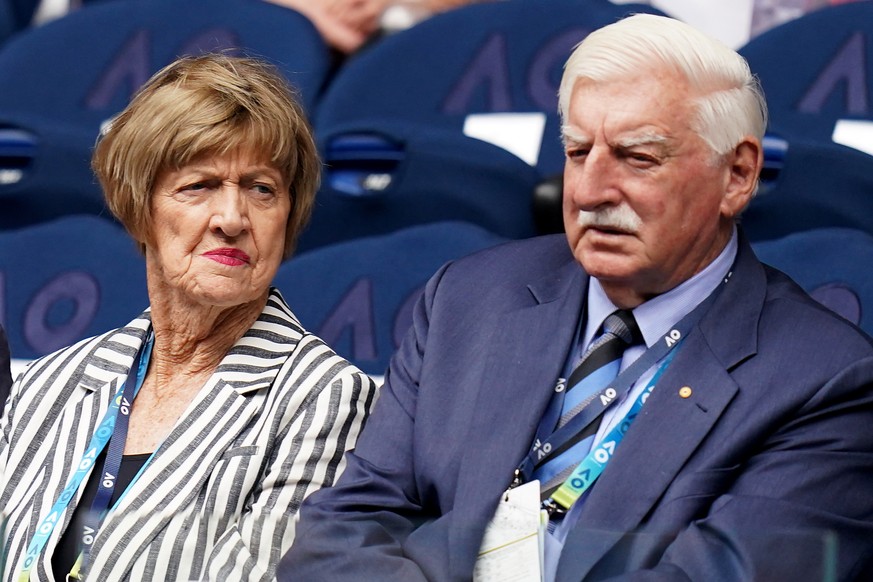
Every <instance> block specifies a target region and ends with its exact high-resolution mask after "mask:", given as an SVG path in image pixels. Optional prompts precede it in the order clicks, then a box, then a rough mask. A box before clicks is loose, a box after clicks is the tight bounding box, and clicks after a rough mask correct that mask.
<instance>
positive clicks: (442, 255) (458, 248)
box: [274, 222, 505, 374]
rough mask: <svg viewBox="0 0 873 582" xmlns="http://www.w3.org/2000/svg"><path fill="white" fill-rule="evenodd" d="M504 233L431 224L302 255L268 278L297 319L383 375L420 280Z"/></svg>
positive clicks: (405, 324)
mask: <svg viewBox="0 0 873 582" xmlns="http://www.w3.org/2000/svg"><path fill="white" fill-rule="evenodd" d="M504 240H505V239H504V238H503V237H499V236H497V235H494V234H492V233H490V232H488V231H486V230H484V229H482V228H481V227H478V226H476V225H471V224H467V223H461V222H441V223H431V224H425V225H420V226H415V227H411V228H408V229H404V230H401V231H397V232H394V233H392V234H387V235H383V236H375V237H366V238H360V239H356V240H354V241H348V242H344V243H339V244H335V245H331V246H327V247H322V248H319V249H316V250H313V251H310V252H306V253H302V254H300V255H298V256H297V257H295V258H292V259H291V260H289V261H287V262H285V263H283V265H282V266H281V267H280V268H279V272H278V274H277V275H276V278H275V279H274V284H275V285H276V286H277V287H278V288H279V289H280V290H281V291H282V294H283V295H284V297H285V298H286V299H287V300H288V303H289V305H291V309H292V310H293V311H294V313H295V314H296V315H297V316H298V317H299V318H300V320H301V322H302V323H303V325H304V326H305V327H306V328H307V329H308V330H310V331H312V332H313V333H316V334H318V335H319V336H320V337H321V338H322V339H324V340H325V341H326V342H327V343H328V344H330V345H331V346H332V347H333V348H334V349H336V350H337V352H338V353H340V354H341V355H343V356H344V357H346V358H348V359H349V360H350V361H351V362H353V363H354V364H356V365H357V366H358V367H360V368H361V369H362V370H364V371H365V372H367V373H370V374H383V373H384V372H385V368H386V367H387V365H388V359H389V358H390V356H391V354H392V353H393V352H394V350H395V348H396V347H397V345H398V344H399V343H400V340H401V339H402V338H403V336H404V335H405V333H406V330H407V329H408V327H409V325H410V323H411V317H412V307H413V304H414V303H415V300H416V299H417V298H418V297H419V295H420V293H421V291H422V289H423V287H424V284H425V283H426V282H427V280H428V279H429V278H430V276H431V275H432V274H433V273H434V272H435V271H436V270H437V269H438V268H439V267H440V266H442V265H443V263H445V262H447V261H449V260H452V259H456V258H459V257H461V256H463V255H466V254H469V253H472V252H473V251H476V250H479V249H482V248H485V247H488V246H491V245H494V244H497V243H500V242H503V241H504Z"/></svg>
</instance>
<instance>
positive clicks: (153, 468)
mask: <svg viewBox="0 0 873 582" xmlns="http://www.w3.org/2000/svg"><path fill="white" fill-rule="evenodd" d="M145 315H146V316H147V312H146V314H145ZM141 319H143V318H140V319H138V320H136V321H140V320H141ZM145 319H146V320H148V318H147V317H145ZM137 329H139V327H138V328H137ZM148 330H149V328H146V330H145V331H143V332H142V333H141V334H137V337H141V339H140V340H139V345H137V346H135V347H136V348H139V347H141V345H142V342H143V341H144V339H142V338H145V337H146V335H147V332H148ZM304 333H305V332H304V330H303V328H302V326H301V325H300V322H299V321H298V320H297V318H296V317H295V316H294V314H293V313H292V312H291V310H290V308H289V307H288V305H287V304H286V303H285V301H284V299H283V298H282V296H281V294H280V293H279V292H278V290H276V289H272V290H271V293H270V295H269V297H268V299H267V304H266V306H265V307H264V309H263V311H262V312H261V315H260V316H259V317H258V319H257V320H256V322H255V323H254V324H253V325H252V326H251V328H250V329H249V330H247V331H246V333H245V334H244V335H243V336H242V337H241V338H240V339H239V340H238V341H237V342H236V343H235V344H234V346H233V347H232V348H231V349H230V351H229V352H228V353H227V355H226V356H225V357H224V358H223V359H222V361H221V363H220V364H219V365H218V367H217V369H216V371H215V373H214V374H213V376H212V377H211V378H210V380H209V381H207V383H206V384H205V385H204V387H203V388H202V389H201V391H200V393H199V394H198V396H197V397H196V398H195V400H194V401H193V402H192V403H191V404H190V406H189V407H188V409H187V410H186V411H185V412H184V413H183V414H182V416H181V417H180V418H179V420H178V421H177V422H176V425H175V426H174V427H173V429H172V430H171V431H170V434H169V435H168V437H167V439H166V440H165V441H164V442H163V443H162V444H161V445H160V446H159V448H158V450H157V451H155V453H154V455H153V456H152V458H151V459H149V462H148V465H147V466H146V469H145V470H144V471H143V473H142V475H141V477H140V478H139V479H138V480H137V481H136V482H135V483H133V484H132V485H131V487H130V490H129V491H128V492H127V494H126V495H125V497H124V498H123V499H122V500H121V502H120V503H119V505H118V507H117V513H118V514H120V513H124V514H125V515H124V518H123V519H122V520H120V521H115V520H114V519H113V518H114V517H115V515H116V514H110V515H109V516H108V517H107V519H106V522H105V523H104V525H103V527H102V528H101V531H100V534H99V535H98V537H97V538H96V540H95V542H94V555H95V556H97V559H96V560H95V562H94V564H93V571H94V572H96V571H98V570H99V568H101V567H102V566H104V564H101V562H100V558H99V555H100V553H99V552H97V549H98V547H99V546H100V545H102V544H104V543H112V542H111V540H112V539H114V538H116V539H117V536H119V535H126V533H125V531H124V528H125V527H126V524H131V523H137V522H138V521H140V520H141V519H142V520H144V519H147V515H148V514H150V513H152V512H154V511H156V507H155V504H154V501H153V500H154V499H162V500H163V502H162V503H161V504H160V509H159V510H158V511H159V513H160V519H161V520H162V522H163V523H164V525H166V523H168V522H169V521H170V520H171V519H172V518H173V516H174V515H175V514H176V513H177V512H178V511H179V510H180V509H181V508H182V507H184V506H186V505H187V504H190V503H191V499H190V498H191V497H192V496H194V495H196V494H197V492H198V491H199V490H200V485H202V483H203V482H204V481H205V480H206V479H208V477H209V475H210V474H211V472H212V468H213V467H214V466H215V464H216V463H218V462H219V461H220V459H221V456H222V454H223V453H224V452H225V450H226V449H227V448H228V447H229V446H230V445H231V444H232V443H233V442H234V440H235V438H236V437H237V435H238V434H239V433H240V432H241V431H242V430H244V429H245V428H246V426H248V424H249V422H248V421H249V420H250V419H251V418H252V417H254V416H255V415H256V414H257V413H258V412H259V411H260V410H261V408H262V400H261V399H253V398H251V396H252V395H254V394H255V393H257V392H258V391H261V390H264V389H267V388H269V387H270V386H271V385H272V383H273V381H274V380H275V378H276V376H277V374H278V373H279V370H280V369H281V367H282V365H284V363H285V361H286V359H285V358H276V357H275V354H276V353H279V352H281V353H290V352H291V351H293V349H294V346H295V345H296V344H297V343H298V342H299V341H300V339H301V338H302V337H303V334H304ZM132 347H133V346H132ZM267 349H268V350H269V353H266V352H265V350H267ZM262 352H264V353H262ZM259 356H261V358H260V359H259ZM132 361H133V356H131V357H130V363H128V365H127V369H126V370H124V374H125V375H126V374H127V372H128V370H129V368H130V365H131V364H132ZM107 389H108V385H107V388H105V389H103V390H102V391H105V390H107ZM211 418H215V419H227V423H218V424H216V423H213V422H210V420H209V419H211ZM231 419H232V421H231ZM83 424H84V423H83ZM219 425H221V426H219ZM192 442H202V443H208V446H201V447H198V448H196V449H191V447H190V444H191V443H192ZM176 471H189V472H190V474H191V483H190V486H189V487H186V488H185V490H184V491H183V492H178V491H169V490H165V489H164V482H165V481H167V478H168V477H169V476H171V475H173V474H174V473H175V472H176ZM161 529H162V527H154V528H151V527H150V528H149V530H150V534H151V537H149V538H148V539H146V540H137V541H138V543H139V542H141V546H142V547H143V548H145V547H146V546H147V545H148V543H150V541H151V539H153V538H154V536H156V535H157V534H158V533H159V532H160V531H161ZM126 567H130V565H129V564H128V565H127V566H126Z"/></svg>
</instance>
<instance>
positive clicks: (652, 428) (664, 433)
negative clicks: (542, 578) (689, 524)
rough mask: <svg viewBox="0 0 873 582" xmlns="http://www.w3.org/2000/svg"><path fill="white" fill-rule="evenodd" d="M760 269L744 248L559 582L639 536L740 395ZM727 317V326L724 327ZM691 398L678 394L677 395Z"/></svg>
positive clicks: (625, 449)
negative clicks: (738, 373) (627, 536)
mask: <svg viewBox="0 0 873 582" xmlns="http://www.w3.org/2000/svg"><path fill="white" fill-rule="evenodd" d="M765 294H766V278H765V276H764V271H763V267H762V266H761V264H760V263H759V262H758V261H757V259H756V258H755V257H754V254H753V253H752V251H751V248H750V247H749V246H748V244H747V243H745V241H744V240H742V241H741V245H740V250H739V252H738V257H737V261H736V263H735V268H734V272H733V275H732V277H731V280H730V281H729V282H728V284H727V285H726V287H725V288H724V290H723V291H722V293H721V296H720V297H719V298H718V299H717V300H716V303H715V304H714V305H713V306H712V307H711V308H710V310H709V312H708V313H707V314H706V315H705V316H704V318H703V319H702V320H701V322H700V324H699V325H698V326H697V328H695V329H694V330H693V332H692V333H691V334H689V336H688V337H687V338H686V340H685V341H684V342H683V345H682V346H681V347H680V348H679V352H677V354H676V357H675V359H674V361H673V363H672V364H671V365H670V367H669V368H668V369H667V371H666V372H665V373H664V375H663V377H662V378H661V380H660V381H659V383H658V385H657V387H656V388H655V390H654V391H653V392H652V395H651V397H650V398H649V400H648V401H647V402H646V405H645V406H644V407H643V410H642V412H641V414H640V415H639V417H637V419H636V421H635V422H634V425H633V426H632V427H631V429H630V430H629V431H628V433H627V435H626V436H625V438H624V440H623V441H622V443H621V445H620V446H619V447H618V448H617V449H616V451H615V454H614V455H613V457H612V459H611V460H610V462H609V465H608V466H607V468H606V470H604V472H603V474H602V475H601V477H600V479H599V480H598V482H597V483H596V485H595V486H594V488H593V489H592V490H591V493H590V495H589V497H588V498H587V500H586V501H585V505H584V507H583V508H582V511H581V512H580V514H579V520H578V522H577V524H576V526H575V527H574V528H573V530H572V531H571V532H570V534H569V535H568V537H567V540H566V543H565V545H564V551H563V552H562V554H561V560H560V562H559V566H558V575H557V580H559V581H565V580H566V581H570V580H582V579H584V577H585V575H586V574H587V573H588V572H589V571H590V570H591V568H592V567H593V566H594V565H595V564H596V563H597V561H598V560H599V559H600V558H602V557H603V556H604V555H605V554H606V552H608V551H609V549H610V548H612V546H613V545H614V544H615V543H616V542H618V540H619V539H620V538H621V537H622V536H623V535H624V533H626V532H631V531H634V530H635V529H637V528H638V527H639V526H640V525H641V524H642V523H643V520H644V519H645V518H646V516H647V515H648V514H649V513H650V512H651V511H652V509H653V508H654V507H655V506H656V504H657V503H658V500H659V499H660V498H661V496H662V495H663V494H664V492H665V491H666V489H667V487H669V485H670V484H671V483H672V482H673V480H674V479H675V478H676V476H677V475H678V473H679V472H680V471H681V469H682V467H683V466H684V465H685V463H686V461H687V460H688V459H689V457H690V456H691V455H692V454H693V453H694V451H695V450H696V449H697V447H698V446H699V445H700V443H701V442H702V441H703V439H705V438H706V436H707V434H708V433H709V431H710V430H711V429H712V427H713V426H714V425H715V423H716V422H717V421H718V419H719V417H720V416H721V415H722V413H723V412H724V410H725V409H726V408H727V406H728V405H729V404H730V402H731V400H732V399H733V398H734V396H735V395H736V393H737V391H738V387H737V385H736V383H735V382H734V381H733V379H732V378H731V376H730V374H729V372H730V370H731V369H733V368H734V367H735V366H736V365H738V364H739V363H740V362H742V361H743V360H745V359H747V358H749V357H752V356H753V355H754V353H755V352H756V350H757V325H758V319H759V317H760V312H761V308H762V305H763V302H764V297H765ZM728 314H730V315H729V317H730V319H729V321H730V324H729V325H725V321H727V317H728ZM684 387H688V388H690V389H691V396H689V397H686V398H683V397H681V396H680V395H679V391H680V389H681V388H684Z"/></svg>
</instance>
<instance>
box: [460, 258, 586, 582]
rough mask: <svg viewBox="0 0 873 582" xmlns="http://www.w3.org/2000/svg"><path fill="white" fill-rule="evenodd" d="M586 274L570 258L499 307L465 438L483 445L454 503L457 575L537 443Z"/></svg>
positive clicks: (471, 455) (471, 454)
mask: <svg viewBox="0 0 873 582" xmlns="http://www.w3.org/2000/svg"><path fill="white" fill-rule="evenodd" d="M587 281H588V279H587V277H586V276H585V274H584V273H583V272H582V270H581V269H580V268H579V266H578V265H577V264H576V263H575V261H571V262H569V263H568V264H567V265H566V266H565V267H564V268H563V269H561V270H560V271H559V272H557V273H554V274H552V275H550V276H549V277H548V278H547V279H544V280H541V281H539V282H537V283H535V284H533V285H529V286H527V287H525V288H522V289H519V294H518V300H517V301H516V302H514V303H513V306H512V307H510V309H509V310H507V311H506V312H502V313H500V314H495V317H496V320H495V322H494V327H495V329H499V330H500V332H501V334H500V335H499V336H496V337H495V338H494V341H493V343H492V345H491V347H490V350H489V356H488V359H487V361H486V362H485V364H484V374H483V375H482V377H483V378H484V379H485V381H484V383H483V385H482V386H480V387H479V394H478V396H477V400H476V417H477V420H476V422H475V423H473V425H472V426H471V427H470V430H469V432H468V434H467V437H466V442H470V443H475V444H476V446H474V447H470V448H468V449H467V453H466V454H465V455H464V457H463V458H462V459H461V466H460V477H459V480H458V486H457V495H456V500H457V504H456V505H455V507H454V508H453V516H452V519H453V520H454V521H453V526H452V527H451V531H450V534H449V535H450V539H449V547H450V548H452V553H451V554H450V559H451V561H452V563H451V566H450V567H451V571H452V576H453V578H464V577H465V576H469V572H470V571H471V570H472V568H473V563H474V562H475V559H476V555H477V554H478V548H479V544H480V540H481V538H482V535H483V533H484V531H485V525H486V523H487V522H488V521H489V520H490V518H491V515H492V514H493V512H494V509H495V508H496V505H497V501H498V499H499V497H500V494H501V493H502V492H503V491H504V490H505V489H506V487H507V486H508V485H509V483H510V481H511V480H512V475H513V472H514V470H515V468H516V467H517V465H518V463H519V462H520V461H521V460H522V458H523V456H524V455H525V454H526V453H527V451H528V450H529V448H530V445H531V443H532V441H533V436H534V433H535V431H536V427H537V425H538V423H539V420H540V418H541V416H542V414H543V412H544V410H545V407H546V405H547V404H548V402H549V400H550V398H551V396H552V394H553V387H554V386H555V384H556V381H557V379H558V376H559V375H560V373H561V370H562V368H563V365H564V361H565V360H566V357H567V353H568V350H569V349H570V346H571V343H572V342H573V339H574V334H575V326H574V325H572V324H568V322H573V323H575V322H577V321H578V319H579V315H580V312H581V307H582V304H583V302H584V297H585V293H586V288H587ZM544 347H545V349H543V348H544ZM483 499H485V500H486V502H485V503H483V502H482V500H483Z"/></svg>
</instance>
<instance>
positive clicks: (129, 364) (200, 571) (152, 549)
mask: <svg viewBox="0 0 873 582" xmlns="http://www.w3.org/2000/svg"><path fill="white" fill-rule="evenodd" d="M93 167H94V170H95V173H96V175H97V177H98V178H99V180H100V183H101V185H102V187H103V189H104V193H105V196H106V201H107V204H108V206H109V208H110V209H111V210H112V212H113V214H114V215H115V216H116V217H117V218H118V219H119V220H120V221H121V222H122V223H123V224H124V226H125V227H126V229H127V230H128V232H129V233H130V234H131V236H132V238H133V239H134V240H135V241H136V243H137V244H138V245H139V246H140V248H141V249H142V251H143V253H144V254H145V263H146V280H147V287H148V294H149V300H150V307H149V308H148V309H147V310H146V311H145V312H144V313H143V314H142V315H140V316H139V317H137V318H136V319H135V320H133V321H132V322H130V323H129V324H127V325H125V326H124V327H121V328H119V329H115V330H112V331H109V332H107V333H105V334H103V335H101V336H99V337H95V338H91V339H86V340H83V341H81V342H79V343H77V344H76V345H74V346H71V347H69V348H66V349H62V350H60V351H58V352H56V353H54V354H51V355H48V356H45V357H43V358H41V359H39V360H37V361H35V362H33V363H32V364H31V365H30V366H29V367H28V369H27V370H26V371H25V372H24V373H23V374H22V375H21V377H20V378H18V379H17V380H16V382H15V384H14V385H13V388H12V393H11V397H10V400H9V401H8V404H7V407H6V410H5V411H4V415H3V420H2V440H0V507H2V508H3V510H4V512H5V514H6V516H7V522H6V528H5V540H4V548H5V554H6V555H5V570H4V572H3V579H4V580H27V579H29V580H34V581H35V580H51V579H54V580H64V579H66V577H67V576H68V575H69V576H70V579H85V580H99V581H101V582H107V581H118V580H136V581H143V580H155V581H157V580H160V581H165V580H185V581H187V580H270V579H272V578H273V574H274V569H275V566H276V562H277V561H278V559H279V557H280V556H281V555H282V553H283V552H284V551H285V550H286V549H287V548H288V547H289V546H290V544H291V541H292V540H293V539H294V531H295V521H296V513H297V510H298V508H299V506H300V503H301V502H302V501H303V500H304V499H305V498H306V497H307V496H308V495H309V494H310V493H311V492H312V491H314V490H316V489H318V488H319V487H322V486H329V485H330V484H331V483H332V482H333V481H334V479H335V478H336V476H337V475H338V474H339V473H340V471H341V470H342V468H343V461H342V458H343V452H344V451H345V450H346V449H348V448H349V447H352V446H353V445H354V443H355V440H356V438H357V436H358V432H359V430H360V428H361V426H362V424H363V422H364V418H365V417H366V415H367V413H368V410H369V407H370V405H371V403H372V402H373V400H374V395H375V387H374V384H373V382H372V381H371V380H370V379H369V378H368V377H367V376H366V375H364V374H363V373H362V372H360V371H359V370H357V369H356V368H354V367H353V366H352V365H351V364H349V363H348V362H347V361H345V360H344V359H342V358H341V357H339V356H338V355H337V354H336V353H334V352H333V351H332V350H331V349H330V348H329V347H328V346H327V345H325V344H324V342H322V341H321V340H320V339H319V338H318V337H316V336H314V335H313V334H311V333H309V332H307V331H306V330H305V329H304V328H303V327H302V326H301V324H300V322H299V321H298V320H297V318H296V317H295V316H294V314H293V313H292V311H291V309H290V308H289V307H288V305H287V304H286V303H285V301H284V300H283V298H282V295H281V294H280V293H279V291H278V290H277V289H275V288H271V286H270V284H271V281H272V279H273V276H274V274H275V273H276V270H277V268H278V267H279V264H280V263H281V262H282V261H283V260H284V259H286V258H288V257H289V256H290V254H291V253H292V251H293V249H294V245H295V241H296V238H297V236H298V234H299V233H300V231H301V229H302V228H303V226H304V224H305V223H306V221H307V218H308V216H309V214H310V210H311V207H312V204H313V199H314V195H315V191H316V187H317V184H318V180H319V172H320V163H319V159H318V155H317V151H316V148H315V144H314V142H313V137H312V134H311V131H310V128H309V126H308V123H307V121H306V120H305V118H304V116H303V112H302V109H301V106H300V105H299V103H298V102H297V100H296V98H295V96H294V94H293V92H292V90H291V89H290V88H289V87H288V85H287V84H286V82H285V81H284V79H283V78H282V77H281V76H280V74H279V73H278V72H277V71H276V70H274V69H273V68H272V67H270V66H268V65H266V64H265V63H263V62H261V61H258V60H255V59H250V58H244V57H230V56H226V55H220V54H208V55H203V56H198V57H187V58H182V59H180V60H177V61H176V62H174V63H172V64H170V65H168V66H167V67H165V68H164V69H163V70H161V71H159V72H158V73H156V74H155V75H154V76H153V77H152V78H151V79H150V80H149V82H148V83H147V84H146V85H145V86H144V87H143V88H142V89H141V90H140V91H139V92H138V93H137V95H136V96H135V97H134V99H133V100H132V101H131V103H130V105H129V106H128V107H127V108H126V109H125V110H124V111H123V112H122V113H121V114H119V115H118V116H117V117H116V118H114V119H113V120H112V122H111V123H110V124H109V126H108V128H107V129H106V130H105V132H104V134H103V135H102V137H101V139H100V140H99V142H98V144H97V146H96V149H95V152H94V156H93Z"/></svg>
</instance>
